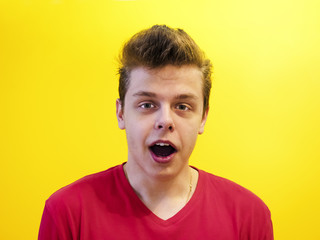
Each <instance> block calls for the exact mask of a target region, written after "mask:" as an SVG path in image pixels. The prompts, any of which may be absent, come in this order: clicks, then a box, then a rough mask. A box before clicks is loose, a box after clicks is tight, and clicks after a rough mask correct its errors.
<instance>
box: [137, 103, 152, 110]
mask: <svg viewBox="0 0 320 240" xmlns="http://www.w3.org/2000/svg"><path fill="white" fill-rule="evenodd" d="M139 107H140V108H143V109H151V108H155V105H154V104H152V103H149V102H147V103H142V104H140V105H139Z"/></svg>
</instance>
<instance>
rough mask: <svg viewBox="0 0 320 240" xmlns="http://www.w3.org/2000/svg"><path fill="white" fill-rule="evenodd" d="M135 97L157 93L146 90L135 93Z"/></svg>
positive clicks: (152, 95) (154, 95) (153, 95)
mask: <svg viewBox="0 0 320 240" xmlns="http://www.w3.org/2000/svg"><path fill="white" fill-rule="evenodd" d="M133 96H134V97H156V96H157V94H155V93H153V92H145V91H139V92H137V93H135V94H133Z"/></svg>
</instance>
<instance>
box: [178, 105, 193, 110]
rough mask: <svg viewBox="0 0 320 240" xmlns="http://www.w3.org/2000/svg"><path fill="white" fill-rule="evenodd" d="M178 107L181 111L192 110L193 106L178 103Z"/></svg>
mask: <svg viewBox="0 0 320 240" xmlns="http://www.w3.org/2000/svg"><path fill="white" fill-rule="evenodd" d="M177 109H178V110H181V111H188V110H191V108H190V107H189V106H188V105H186V104H178V105H177Z"/></svg>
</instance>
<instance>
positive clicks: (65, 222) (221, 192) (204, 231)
mask: <svg viewBox="0 0 320 240" xmlns="http://www.w3.org/2000/svg"><path fill="white" fill-rule="evenodd" d="M198 171H199V180H198V185H197V188H196V190H195V192H194V194H193V196H192V198H191V199H190V201H189V202H188V203H187V204H186V206H185V207H184V208H182V209H181V210H180V211H179V212H178V213H177V214H176V215H174V216H173V217H171V218H169V219H168V220H162V219H160V218H159V217H157V216H156V215H154V214H153V213H152V212H151V211H150V210H149V209H148V208H147V207H146V206H145V205H144V204H143V202H142V201H141V200H140V199H139V198H138V196H137V195H136V194H135V192H134V190H133V189H132V187H131V186H130V184H129V182H128V181H127V179H126V177H125V174H124V172H123V168H122V165H119V166H115V167H113V168H110V169H108V170H106V171H103V172H100V173H96V174H93V175H89V176H87V177H84V178H82V179H80V180H78V181H76V182H74V183H72V184H71V185H68V186H66V187H64V188H62V189H60V190H59V191H57V192H56V193H54V194H53V195H52V196H51V197H50V198H49V199H48V200H47V202H46V206H45V209H44V212H43V216H42V221H41V226H40V231H39V238H38V239H39V240H58V239H59V240H71V239H73V240H75V239H77V240H80V239H81V240H102V239H111V240H113V239H135V240H136V239H148V240H163V239H183V240H188V239H197V240H199V239H215V240H234V239H240V240H272V239H273V230H272V223H271V218H270V211H269V209H268V208H267V206H266V205H265V204H264V203H263V202H262V201H261V200H260V199H259V198H258V197H257V196H256V195H254V194H253V193H251V192H250V191H248V190H246V189H245V188H243V187H241V186H239V185H237V184H236V183H234V182H231V181H229V180H227V179H224V178H221V177H217V176H214V175H212V174H209V173H206V172H204V171H201V170H198Z"/></svg>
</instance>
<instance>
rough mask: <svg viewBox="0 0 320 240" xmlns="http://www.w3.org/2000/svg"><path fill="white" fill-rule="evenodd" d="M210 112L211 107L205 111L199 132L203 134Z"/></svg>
mask: <svg viewBox="0 0 320 240" xmlns="http://www.w3.org/2000/svg"><path fill="white" fill-rule="evenodd" d="M208 112H209V108H207V110H206V111H205V113H204V115H203V117H202V120H201V124H200V127H199V131H198V134H202V133H203V132H204V125H205V124H206V121H207V117H208Z"/></svg>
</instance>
